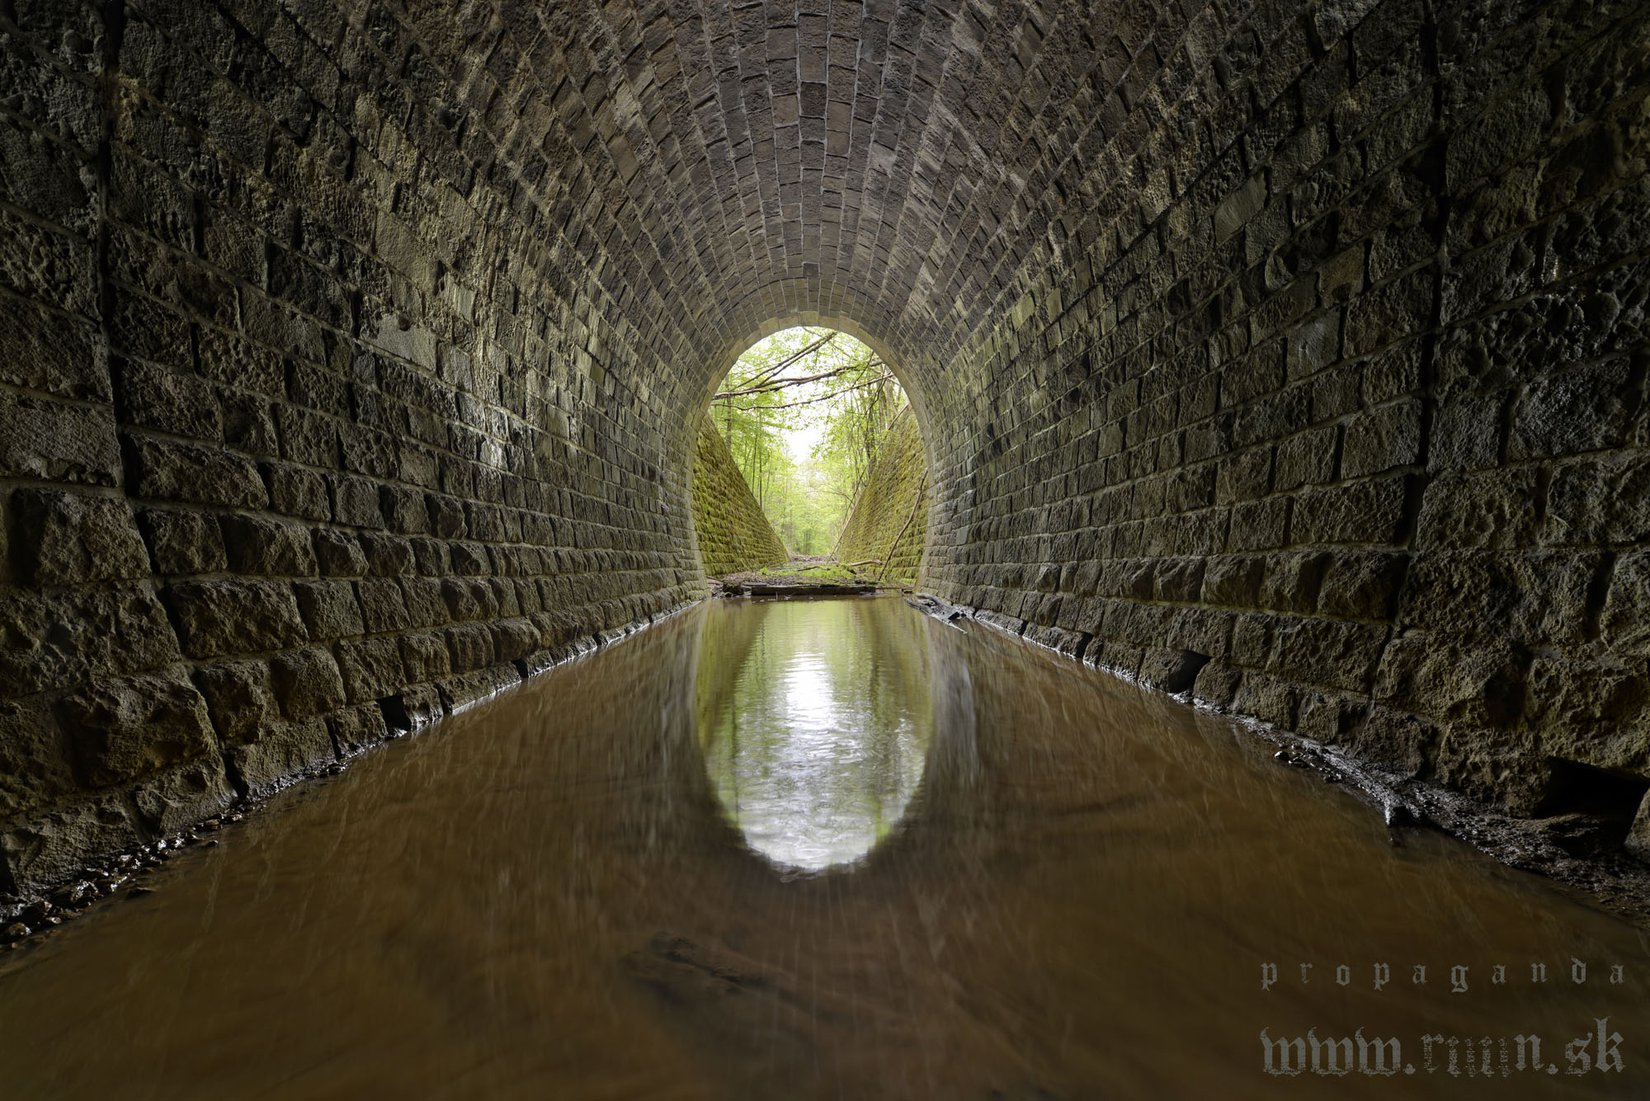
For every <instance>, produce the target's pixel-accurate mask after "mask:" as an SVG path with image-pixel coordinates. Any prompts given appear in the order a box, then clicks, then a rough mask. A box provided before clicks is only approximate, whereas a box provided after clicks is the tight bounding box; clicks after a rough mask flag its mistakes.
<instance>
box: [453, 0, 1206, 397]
mask: <svg viewBox="0 0 1650 1101" xmlns="http://www.w3.org/2000/svg"><path fill="white" fill-rule="evenodd" d="M800 9H801V10H798V5H793V4H791V3H785V4H771V3H770V4H763V3H755V4H749V3H745V4H728V3H721V2H716V0H700V2H688V0H676V2H673V3H648V4H632V3H628V2H624V3H610V4H607V5H601V4H596V3H589V2H576V3H543V2H527V0H499V2H498V3H496V4H494V3H472V4H470V5H467V6H466V7H465V8H464V9H463V11H462V12H461V15H460V18H458V19H457V20H453V19H451V17H450V15H449V16H446V17H445V18H443V17H441V16H438V15H437V14H436V13H434V12H430V11H427V12H425V14H426V15H427V16H429V20H428V23H429V31H428V37H427V38H426V40H427V41H445V43H446V46H447V48H448V49H450V50H451V57H452V58H453V59H454V63H455V65H457V66H458V67H459V68H460V69H461V70H462V69H463V68H465V67H466V66H467V67H469V69H470V73H469V76H468V78H467V79H462V80H461V81H460V84H461V86H463V87H466V88H468V89H471V90H473V91H474V92H475V93H476V94H475V97H474V99H473V101H472V102H471V103H470V104H469V107H470V109H471V110H472V111H473V112H478V113H480V114H481V115H483V116H484V118H485V125H486V126H487V127H489V128H490V129H492V130H493V131H494V133H495V135H496V136H498V137H499V138H500V139H501V142H500V144H501V148H500V150H499V153H498V156H499V157H500V158H501V160H505V161H508V162H509V164H510V166H511V171H512V172H514V173H515V174H516V176H517V178H518V182H519V185H520V187H521V188H522V189H523V190H524V191H525V192H526V193H527V196H528V203H529V204H530V206H531V208H532V209H533V211H534V212H535V213H536V216H537V218H538V219H539V220H540V221H541V222H543V223H548V224H549V225H551V226H555V227H564V228H568V229H570V230H574V231H576V232H578V233H579V234H580V235H581V236H580V239H579V240H578V241H577V242H575V244H574V247H575V248H576V249H579V250H583V251H585V252H588V253H592V254H593V253H594V252H595V250H596V249H597V248H599V249H600V250H601V252H602V253H603V254H604V255H605V265H604V271H603V279H602V281H603V284H604V285H605V286H606V287H607V288H608V289H609V292H610V293H611V294H612V295H613V298H614V305H615V306H616V307H617V310H616V312H617V313H620V314H622V315H623V317H624V323H625V324H627V325H634V326H635V327H636V329H637V336H638V337H639V343H640V344H642V345H644V346H650V347H652V348H653V349H654V350H655V351H656V353H657V354H669V355H672V356H674V357H676V358H677V359H679V360H680V361H681V362H683V363H684V364H685V363H686V362H689V361H698V362H702V363H703V364H704V366H703V370H704V371H706V372H709V371H711V370H713V369H715V368H714V367H713V365H719V366H720V367H722V368H725V366H726V365H727V362H728V355H727V349H728V348H730V347H734V346H735V345H740V346H742V345H743V344H744V343H746V342H748V341H749V340H750V339H751V338H752V337H753V336H754V335H758V334H760V333H761V332H762V331H765V330H766V329H771V328H772V327H773V324H774V323H775V322H776V321H786V320H791V319H799V320H800V319H835V320H837V321H838V322H842V321H849V322H854V323H857V325H858V326H859V327H860V329H861V330H862V331H863V332H865V333H868V334H871V335H872V336H874V337H877V338H880V339H881V340H882V341H884V342H885V343H887V344H888V345H890V346H891V347H892V348H893V349H894V354H895V355H896V356H897V357H898V359H899V360H900V361H901V362H902V364H903V365H904V368H905V370H906V372H907V373H908V374H910V375H912V376H913V377H908V378H907V379H906V381H907V384H908V385H910V386H911V387H912V388H913V390H914V391H917V392H919V394H920V392H922V391H925V390H930V389H932V387H931V385H930V379H929V377H928V376H929V374H930V372H932V370H933V369H934V368H936V367H939V366H940V365H941V364H944V363H945V362H947V360H948V359H950V358H951V357H953V356H955V354H956V353H957V352H958V351H959V350H960V349H961V348H962V347H963V346H964V345H965V344H966V342H967V341H968V339H969V335H970V333H971V331H972V330H973V329H974V328H975V327H976V326H978V325H980V324H981V323H982V321H983V320H984V319H986V318H988V317H989V316H990V315H991V314H992V312H993V309H992V308H993V306H994V305H998V304H1000V303H1001V302H1002V301H1003V300H1004V299H1005V297H1007V296H1010V295H1012V294H1014V293H1015V286H1016V279H1017V277H1018V276H1019V273H1020V272H1021V271H1022V269H1023V268H1025V266H1026V263H1027V260H1028V259H1029V258H1030V257H1032V256H1034V255H1036V254H1037V253H1038V252H1040V251H1046V250H1049V249H1052V248H1057V247H1058V242H1059V240H1060V238H1061V237H1062V236H1063V235H1065V234H1067V233H1070V232H1072V228H1073V227H1072V226H1071V225H1070V224H1069V213H1068V212H1067V207H1068V205H1069V204H1070V201H1071V199H1072V198H1073V197H1074V196H1075V195H1077V194H1079V193H1080V192H1083V191H1084V190H1085V189H1086V188H1087V189H1089V190H1091V191H1092V190H1093V188H1092V187H1091V186H1090V185H1089V184H1088V183H1087V182H1086V181H1085V176H1087V175H1088V174H1089V173H1090V172H1091V171H1092V170H1093V168H1094V166H1095V156H1094V154H1095V153H1096V152H1097V151H1098V150H1099V149H1101V148H1102V147H1104V146H1105V144H1106V143H1107V142H1108V141H1110V140H1111V139H1112V138H1113V137H1114V136H1116V134H1117V131H1118V130H1119V129H1120V128H1121V125H1122V122H1123V120H1124V119H1125V118H1126V117H1127V113H1128V112H1127V108H1128V107H1130V106H1138V105H1139V104H1138V103H1136V102H1135V99H1136V97H1137V96H1138V94H1139V89H1140V88H1141V87H1142V86H1143V85H1144V84H1145V82H1146V78H1148V77H1150V76H1152V75H1153V74H1155V73H1156V72H1157V70H1158V69H1159V67H1160V62H1159V60H1158V48H1157V47H1156V46H1154V45H1152V43H1154V42H1164V43H1167V44H1168V46H1167V47H1166V48H1167V49H1170V50H1172V49H1174V48H1175V46H1176V44H1177V43H1179V42H1180V41H1181V39H1182V38H1183V36H1184V31H1185V27H1186V23H1185V17H1184V16H1183V15H1182V14H1181V12H1180V9H1179V8H1178V7H1175V6H1171V10H1170V11H1168V12H1165V13H1162V14H1161V15H1158V14H1157V13H1151V12H1150V10H1149V9H1140V8H1138V7H1135V6H1130V5H1117V6H1115V7H1111V6H1108V7H1107V8H1106V9H1105V10H1100V9H1097V8H1095V7H1094V6H1092V5H1089V4H1064V5H1058V4H1047V5H1043V4H1018V3H1016V4H990V3H979V2H976V3H968V4H962V5H948V4H946V5H942V4H933V5H930V4H925V3H922V2H920V0H871V2H867V3H857V2H847V0H835V2H829V0H815V2H811V3H803V4H802V5H800ZM1143 11H1146V12H1148V13H1149V14H1151V16H1152V17H1151V18H1139V16H1140V15H1141V14H1142V12H1143ZM1174 64H1176V65H1178V66H1182V67H1188V68H1189V63H1188V61H1187V59H1186V57H1185V55H1184V52H1182V54H1181V56H1179V57H1178V58H1176V60H1175V61H1174ZM483 73H485V74H487V77H486V78H483V77H482V74H483ZM495 85H496V87H497V91H496V93H494V92H493V91H491V89H493V88H494V87H495ZM1157 94H1159V93H1158V92H1156V91H1154V92H1153V93H1152V95H1154V96H1155V95H1157ZM1115 182H1120V181H1111V180H1107V181H1102V184H1103V185H1109V184H1111V183H1115ZM1063 218H1065V219H1067V220H1066V221H1062V219H1063ZM1010 301H1011V300H1010ZM684 319H685V320H686V322H687V324H686V326H685V328H684V329H678V325H677V322H680V321H682V320H684ZM667 333H668V334H672V335H671V336H670V337H666V336H665V334H667ZM662 339H669V340H671V341H672V343H673V344H675V345H676V346H673V347H670V348H668V349H663V348H660V342H661V340H662ZM682 344H686V345H687V346H685V347H683V346H681V345H682ZM695 369H698V367H697V363H696V366H695ZM699 383H700V386H699V388H700V389H703V387H704V385H706V384H707V380H706V379H700V380H699ZM919 400H920V398H919Z"/></svg>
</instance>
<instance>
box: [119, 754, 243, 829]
mask: <svg viewBox="0 0 1650 1101" xmlns="http://www.w3.org/2000/svg"><path fill="white" fill-rule="evenodd" d="M234 801H235V790H234V788H232V787H231V786H230V784H229V777H228V775H227V774H226V773H225V772H224V763H223V757H222V756H221V755H220V754H216V753H213V754H210V755H208V756H205V757H202V758H200V759H198V760H194V761H189V762H187V763H185V764H182V765H178V766H176V767H173V768H169V769H166V770H165V771H163V772H160V773H158V774H156V775H154V776H149V777H146V778H144V779H142V780H140V781H138V783H137V784H136V785H135V786H134V788H133V790H132V802H133V805H135V806H136V807H137V809H138V814H139V815H141V816H142V818H143V820H144V823H145V824H146V825H147V826H148V827H149V829H150V830H151V831H153V832H155V833H160V834H173V833H179V832H181V831H183V830H186V829H188V828H189V827H191V826H193V825H195V824H196V823H198V822H200V821H201V820H203V819H206V818H211V817H212V816H214V815H217V814H221V813H222V812H223V811H224V810H225V809H226V808H227V807H228V806H229V805H230V804H231V803H233V802H234Z"/></svg>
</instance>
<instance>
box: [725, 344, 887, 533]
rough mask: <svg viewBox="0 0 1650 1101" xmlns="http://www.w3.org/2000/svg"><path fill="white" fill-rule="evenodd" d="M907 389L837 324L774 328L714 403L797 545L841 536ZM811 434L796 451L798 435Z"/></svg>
mask: <svg viewBox="0 0 1650 1101" xmlns="http://www.w3.org/2000/svg"><path fill="white" fill-rule="evenodd" d="M904 407H905V393H904V391H903V390H901V389H900V386H899V383H898V382H897V381H895V379H894V377H893V374H892V372H891V371H890V370H889V369H888V367H887V365H886V364H884V363H883V362H882V360H881V359H880V358H878V356H877V355H876V353H875V352H874V351H872V350H871V349H870V348H869V347H867V346H866V345H864V344H862V343H861V342H859V341H858V340H855V339H854V338H853V337H851V336H848V335H847V334H846V333H840V332H836V331H834V330H831V329H816V328H795V329H786V330H784V331H783V332H779V333H775V334H774V335H773V336H771V337H768V338H767V339H766V340H763V341H761V342H759V343H757V344H755V345H753V346H752V347H751V348H750V350H748V351H747V352H746V353H745V354H744V355H743V356H741V357H740V358H739V362H738V363H736V364H735V365H734V367H733V369H732V370H731V371H729V372H728V377H727V379H726V380H725V381H724V382H723V384H722V389H721V390H720V391H719V392H718V393H717V395H716V397H715V399H714V400H713V402H712V404H711V415H710V419H711V422H712V423H713V424H714V425H715V426H716V427H717V429H718V430H719V431H720V432H721V433H722V436H723V438H724V439H725V440H726V441H727V444H728V449H729V451H731V452H732V454H733V457H734V462H735V463H736V464H738V466H739V470H740V472H741V473H742V474H744V476H745V480H746V482H747V483H749V485H750V487H751V492H752V494H753V495H754V496H755V497H756V500H757V502H758V503H759V504H760V505H761V506H762V509H763V511H764V512H765V513H766V514H767V516H768V519H769V521H770V522H771V523H772V524H773V526H774V530H776V531H777V532H778V533H779V535H780V538H782V539H783V540H784V541H785V544H786V546H788V547H789V548H790V550H791V552H792V553H793V554H801V555H819V554H826V553H828V552H829V551H830V550H831V549H832V547H833V546H834V545H835V543H836V540H837V537H838V535H839V534H840V533H841V531H842V525H843V523H844V522H845V521H846V519H847V516H848V512H849V510H850V509H852V507H853V503H854V500H855V498H856V497H857V496H858V495H859V492H860V490H861V489H862V488H863V487H864V485H865V481H866V479H867V477H869V474H870V471H871V468H872V466H873V465H874V464H875V462H876V458H877V454H878V451H879V449H880V447H881V444H882V440H883V437H884V436H885V435H886V432H887V429H888V426H889V425H890V424H891V423H892V422H893V420H894V418H895V417H896V416H897V415H898V413H899V411H900V410H901V409H903V408H904ZM798 440H801V441H808V440H811V441H812V446H811V448H806V449H805V450H804V452H803V453H802V454H801V455H798V454H797V450H799V449H798V448H797V445H796V443H795V442H794V441H798Z"/></svg>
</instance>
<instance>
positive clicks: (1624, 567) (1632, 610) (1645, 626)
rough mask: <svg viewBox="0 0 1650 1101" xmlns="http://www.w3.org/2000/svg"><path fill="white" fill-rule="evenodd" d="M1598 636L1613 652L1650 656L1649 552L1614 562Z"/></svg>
mask: <svg viewBox="0 0 1650 1101" xmlns="http://www.w3.org/2000/svg"><path fill="white" fill-rule="evenodd" d="M1599 635H1600V637H1601V638H1602V639H1603V641H1604V643H1605V645H1606V646H1608V647H1609V648H1610V649H1611V650H1613V651H1616V652H1618V653H1622V654H1632V655H1634V656H1639V657H1644V656H1650V551H1631V552H1629V553H1626V554H1623V555H1621V556H1620V557H1618V558H1617V559H1616V560H1615V568H1614V569H1613V570H1612V572H1611V574H1610V587H1609V590H1608V593H1607V595H1606V596H1605V599H1604V610H1603V612H1602V614H1601V615H1600V617H1599Z"/></svg>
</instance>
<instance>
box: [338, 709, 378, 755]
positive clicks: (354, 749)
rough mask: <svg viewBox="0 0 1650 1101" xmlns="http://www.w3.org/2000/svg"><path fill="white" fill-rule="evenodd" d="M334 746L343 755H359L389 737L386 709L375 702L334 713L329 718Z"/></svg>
mask: <svg viewBox="0 0 1650 1101" xmlns="http://www.w3.org/2000/svg"><path fill="white" fill-rule="evenodd" d="M327 729H328V730H329V731H330V732H331V733H332V741H333V744H334V745H335V746H336V747H337V748H338V749H339V750H340V751H341V752H343V753H359V752H360V751H361V750H363V749H366V748H368V747H369V746H374V745H377V744H378V743H379V742H381V741H383V740H384V739H385V738H387V737H389V733H390V731H389V724H388V723H387V722H386V721H385V719H384V709H383V708H382V707H380V706H379V705H378V703H377V702H376V701H375V702H373V703H364V704H358V705H356V706H354V707H346V708H344V709H342V710H340V711H334V712H333V713H332V714H331V715H329V716H327Z"/></svg>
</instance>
